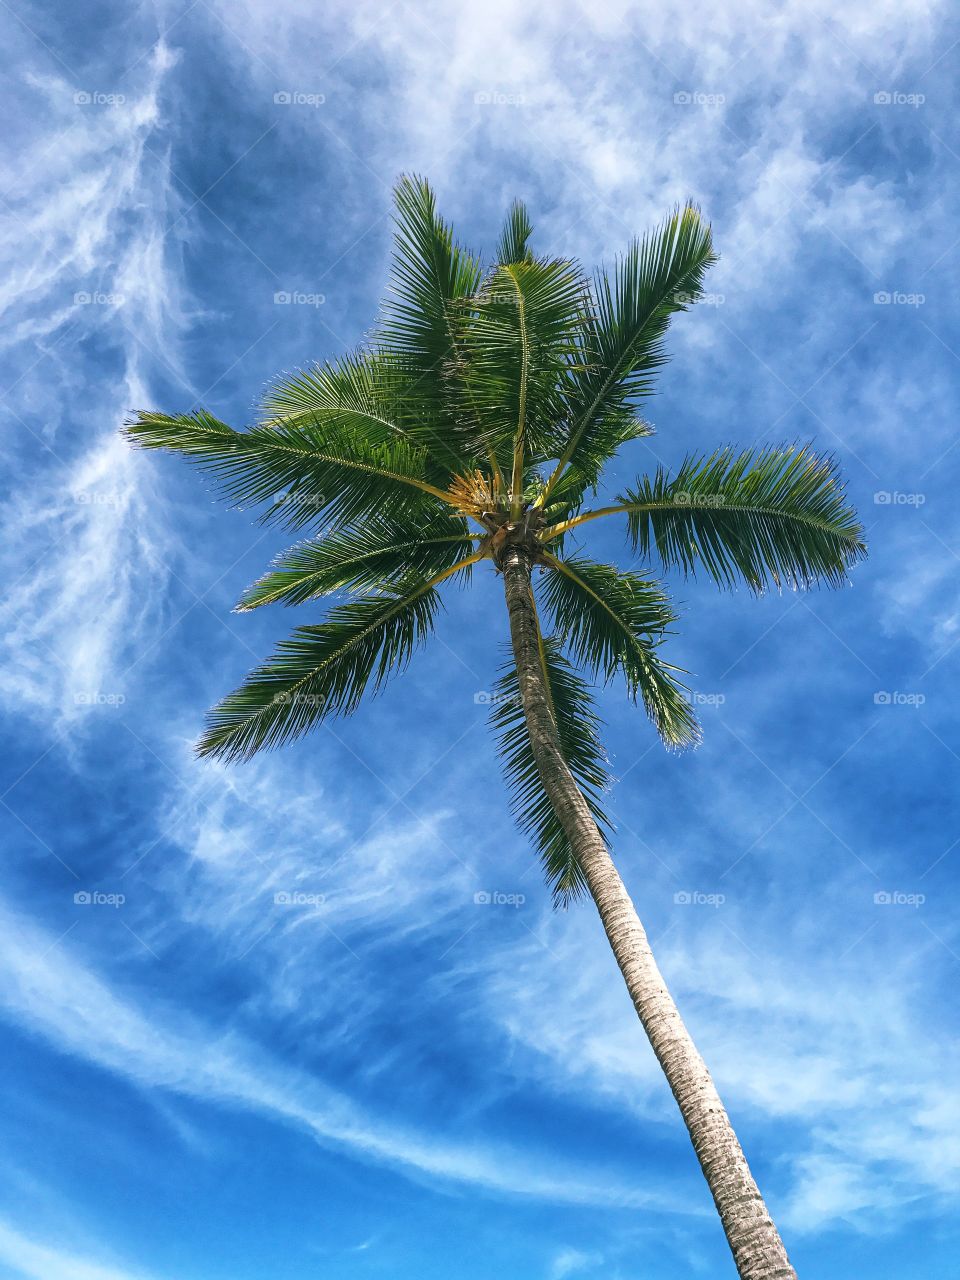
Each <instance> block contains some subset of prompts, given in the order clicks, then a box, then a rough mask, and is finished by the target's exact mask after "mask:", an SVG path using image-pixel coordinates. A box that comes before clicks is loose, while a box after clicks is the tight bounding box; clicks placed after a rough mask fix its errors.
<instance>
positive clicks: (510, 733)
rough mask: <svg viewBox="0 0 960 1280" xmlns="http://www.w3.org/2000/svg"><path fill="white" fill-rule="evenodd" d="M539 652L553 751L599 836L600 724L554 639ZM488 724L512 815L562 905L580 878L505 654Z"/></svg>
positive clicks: (602, 819)
mask: <svg viewBox="0 0 960 1280" xmlns="http://www.w3.org/2000/svg"><path fill="white" fill-rule="evenodd" d="M542 653H543V661H544V674H545V676H546V679H547V685H548V688H549V693H550V700H551V706H552V710H553V714H554V719H555V722H556V725H557V733H558V735H559V738H560V746H561V750H562V751H563V755H564V758H565V760H566V762H567V764H568V766H569V768H570V772H571V773H572V774H573V776H574V778H575V779H576V782H577V785H578V786H579V788H580V790H581V791H582V792H583V797H584V799H585V800H586V802H587V804H588V806H589V807H590V812H591V813H592V814H593V817H594V819H595V820H596V822H597V825H598V826H599V827H600V828H601V830H602V831H603V832H604V833H605V834H606V833H608V832H609V830H610V820H609V818H608V817H607V815H606V813H605V812H604V810H603V806H602V803H601V796H602V795H603V793H604V792H605V791H606V790H608V789H609V787H610V784H611V781H612V779H611V777H610V774H609V771H608V768H607V757H606V753H605V752H604V749H603V746H602V744H601V742H600V735H599V729H600V719H599V717H598V716H597V714H596V712H595V710H594V708H593V700H592V698H591V695H590V687H589V685H588V684H587V683H586V681H585V680H583V679H582V678H581V677H580V676H579V675H577V673H576V671H575V670H574V668H573V667H572V666H571V664H570V663H569V662H568V661H567V659H566V658H565V657H564V656H563V653H562V651H561V647H560V643H559V641H558V640H557V639H556V638H554V637H545V638H544V641H543V648H542ZM490 721H491V724H492V725H493V728H494V729H495V730H496V732H497V733H498V735H499V736H498V747H499V750H500V754H501V756H502V758H503V763H504V769H505V772H506V775H507V782H508V786H509V789H510V799H511V805H512V808H513V812H514V817H515V819H516V821H517V825H518V826H519V827H520V828H521V830H522V831H524V832H526V833H527V834H529V835H530V836H531V837H532V839H533V840H534V842H535V843H536V846H537V849H538V852H539V854H540V858H541V861H542V863H543V869H544V873H545V875H546V878H547V883H548V884H549V886H550V888H551V890H552V891H553V896H554V901H555V902H556V903H558V904H562V903H564V902H566V901H567V900H568V899H570V898H576V897H579V896H580V895H581V894H582V893H583V892H584V890H585V888H586V881H585V880H584V876H583V871H582V869H581V867H580V864H579V862H578V861H577V859H576V857H575V856H574V853H573V850H572V849H571V847H570V842H569V840H568V839H567V836H566V833H565V831H564V829H563V827H562V825H561V823H560V820H559V819H558V818H557V815H556V814H555V813H554V810H553V806H552V805H551V803H550V800H549V797H548V796H547V793H546V792H545V791H544V789H543V783H542V782H541V781H540V774H539V772H538V770H537V765H536V761H535V760H534V758H533V751H532V750H531V747H530V735H529V732H528V730H527V723H526V719H525V717H524V714H523V703H522V701H521V697H520V682H519V678H518V676H517V669H516V666H515V664H514V662H513V659H512V657H511V658H510V659H509V660H508V661H507V662H506V663H505V664H504V666H503V668H502V675H501V676H500V679H499V680H498V681H497V683H496V686H495V688H494V691H493V701H492V705H491V709H490Z"/></svg>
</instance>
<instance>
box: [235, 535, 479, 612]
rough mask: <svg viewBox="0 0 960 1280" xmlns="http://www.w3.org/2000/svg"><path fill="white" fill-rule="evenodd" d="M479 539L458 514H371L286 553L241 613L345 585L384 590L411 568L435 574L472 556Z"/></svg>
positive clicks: (249, 594) (245, 599)
mask: <svg viewBox="0 0 960 1280" xmlns="http://www.w3.org/2000/svg"><path fill="white" fill-rule="evenodd" d="M478 537H479V535H473V536H471V535H470V534H469V533H468V532H467V529H466V524H465V522H464V520H462V519H461V518H459V517H457V516H440V517H439V518H437V519H435V520H433V521H432V522H430V523H428V524H426V525H420V524H419V523H418V522H416V521H412V520H409V519H408V520H396V519H389V518H386V517H383V516H376V517H371V518H370V519H368V520H366V521H364V522H363V523H362V524H359V525H357V526H356V527H354V528H350V529H335V530H333V531H332V532H329V533H327V534H326V535H325V536H324V537H323V538H318V539H312V540H310V541H309V542H301V543H298V544H297V545H296V546H294V547H291V548H290V549H289V550H287V551H285V552H284V553H283V554H282V555H280V556H278V558H277V560H276V561H275V564H274V567H273V568H272V569H271V570H270V572H269V573H266V574H264V576H263V577H262V578H260V579H259V580H258V581H257V582H255V583H254V584H253V585H252V586H251V587H248V588H247V590H246V591H245V592H244V593H243V595H242V596H241V598H240V601H239V603H238V605H237V611H238V612H246V611H248V610H250V609H258V608H260V607H261V606H262V605H266V604H277V603H282V604H286V605H294V604H303V603H304V602H305V601H307V600H315V599H316V598H317V597H319V596H324V595H330V594H331V593H332V592H335V591H340V590H343V589H344V588H348V589H350V590H352V591H371V590H375V589H380V588H383V587H387V586H389V585H390V584H391V583H397V582H399V581H401V580H402V579H403V578H405V577H406V576H407V575H408V574H409V573H411V572H413V573H417V574H421V575H422V576H424V577H433V576H435V575H436V574H440V573H443V571H444V570H445V569H449V568H451V567H452V566H453V565H455V564H456V563H457V562H458V561H460V560H462V559H464V558H465V557H466V556H468V555H469V554H470V552H471V551H472V550H473V546H474V543H475V542H476V541H478Z"/></svg>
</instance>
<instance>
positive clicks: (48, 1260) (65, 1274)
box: [0, 1220, 149, 1280]
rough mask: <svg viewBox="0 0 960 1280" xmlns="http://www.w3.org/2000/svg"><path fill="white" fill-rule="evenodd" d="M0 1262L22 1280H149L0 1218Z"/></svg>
mask: <svg viewBox="0 0 960 1280" xmlns="http://www.w3.org/2000/svg"><path fill="white" fill-rule="evenodd" d="M0 1262H3V1264H4V1265H5V1266H7V1267H9V1268H11V1271H12V1272H13V1274H14V1275H16V1276H17V1277H21V1276H22V1277H25V1278H26V1280H149V1278H148V1277H147V1275H146V1273H145V1272H143V1271H129V1270H127V1269H126V1268H125V1267H124V1268H122V1269H121V1268H119V1267H117V1266H114V1265H111V1264H109V1263H100V1262H92V1261H90V1260H89V1259H87V1258H81V1257H78V1256H76V1255H75V1254H73V1253H67V1252H64V1251H62V1250H61V1249H58V1248H55V1247H53V1246H51V1245H49V1244H41V1243H40V1242H38V1241H37V1240H36V1239H33V1238H31V1237H30V1236H27V1235H24V1234H22V1233H21V1232H20V1231H19V1230H17V1228H16V1227H15V1226H13V1225H12V1224H11V1223H10V1222H5V1221H3V1220H0Z"/></svg>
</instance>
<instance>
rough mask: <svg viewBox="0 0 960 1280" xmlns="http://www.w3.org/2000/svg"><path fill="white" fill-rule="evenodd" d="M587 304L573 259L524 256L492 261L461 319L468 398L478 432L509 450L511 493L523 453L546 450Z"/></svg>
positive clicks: (543, 453)
mask: <svg viewBox="0 0 960 1280" xmlns="http://www.w3.org/2000/svg"><path fill="white" fill-rule="evenodd" d="M587 307H588V292H587V284H586V281H585V279H584V277H583V274H582V272H581V271H580V269H579V267H578V266H577V265H576V264H575V263H572V262H566V261H559V260H558V261H546V260H541V259H529V260H527V261H523V262H514V263H509V264H507V265H505V266H500V267H497V268H496V269H495V270H494V271H493V272H492V273H491V274H490V275H489V276H488V278H487V280H486V281H485V282H484V286H483V290H482V291H481V293H480V294H479V295H478V297H477V298H476V299H475V300H474V303H473V305H472V307H471V311H470V314H469V315H468V316H466V317H465V319H464V324H463V340H462V350H463V352H464V354H465V357H466V360H467V366H468V370H469V372H468V377H467V387H468V390H469V395H470V402H471V404H472V405H473V406H474V407H475V409H476V411H477V414H478V418H479V422H480V425H481V428H482V429H483V433H484V437H485V439H487V440H488V441H490V442H491V443H492V444H493V445H494V446H495V447H496V448H498V450H499V448H500V446H504V448H505V450H506V451H507V452H508V453H509V454H510V455H511V458H512V463H511V491H512V492H513V493H514V494H517V495H519V493H520V490H521V489H522V479H523V474H524V471H525V470H526V466H527V463H528V460H529V459H530V457H531V456H533V457H537V456H540V457H543V456H548V457H549V456H552V454H551V449H552V442H553V440H554V438H555V435H556V423H557V421H558V420H559V419H560V418H561V417H562V415H563V414H564V411H565V406H564V402H563V398H562V394H561V393H562V386H563V379H564V378H565V376H566V372H567V369H568V367H569V365H570V362H571V361H572V360H574V359H575V358H576V357H577V352H578V342H579V336H580V332H581V329H582V325H583V322H584V316H585V313H586V310H587ZM515 509H516V510H517V511H518V510H519V506H517V507H516V508H515Z"/></svg>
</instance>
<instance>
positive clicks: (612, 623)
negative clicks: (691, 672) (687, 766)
mask: <svg viewBox="0 0 960 1280" xmlns="http://www.w3.org/2000/svg"><path fill="white" fill-rule="evenodd" d="M543 559H544V560H545V562H546V564H547V566H548V572H547V573H546V575H545V580H544V586H543V598H544V603H545V604H546V607H547V609H548V611H549V612H550V613H551V615H552V617H553V623H554V627H555V629H556V632H557V634H558V635H559V636H560V638H561V639H562V640H563V642H564V643H565V644H566V645H568V646H569V648H570V652H571V653H572V655H573V657H574V660H575V661H576V662H577V663H579V664H582V665H584V666H586V667H588V668H589V669H590V670H592V671H594V672H596V673H599V674H602V675H603V676H604V678H605V679H606V680H611V679H612V678H613V677H614V676H615V675H616V674H617V672H620V673H621V674H622V675H623V677H624V679H625V680H626V684H627V690H628V692H629V694H630V696H631V697H632V698H633V699H634V700H636V698H637V696H638V695H639V696H640V697H641V698H642V699H643V703H644V706H645V707H646V710H647V714H648V715H649V716H650V719H651V720H652V721H653V723H654V725H655V726H656V728H657V731H658V733H659V734H660V737H661V738H662V739H663V741H664V743H665V744H666V745H667V746H669V747H685V746H690V745H692V744H694V743H696V742H698V741H699V740H700V727H699V725H698V723H697V718H696V716H695V715H694V713H693V709H692V707H691V705H690V700H689V698H688V696H687V690H686V686H685V685H683V684H681V683H680V682H679V680H678V679H677V673H678V672H679V671H680V668H678V667H675V666H672V665H671V664H670V663H667V662H664V660H663V659H662V658H661V656H660V653H659V648H660V645H661V643H662V641H663V638H664V636H665V634H666V633H667V632H668V631H669V630H670V628H671V627H672V625H673V623H674V622H675V621H676V614H675V613H674V611H673V608H672V606H671V604H670V602H669V600H668V599H667V597H666V595H665V594H664V592H663V591H662V589H661V588H660V587H659V586H658V585H657V584H656V583H654V582H650V581H648V580H646V579H644V578H638V577H637V576H636V575H635V574H632V573H621V572H619V570H617V569H616V568H614V567H613V565H608V564H597V563H596V562H595V561H593V560H585V559H581V558H579V557H578V558H572V557H570V558H567V559H564V560H560V559H558V558H557V557H555V556H552V555H549V554H546V555H544V557H543Z"/></svg>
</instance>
